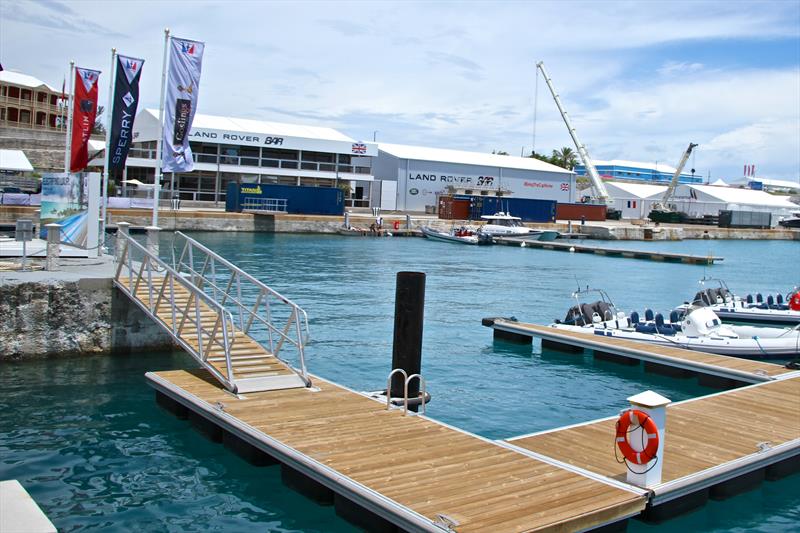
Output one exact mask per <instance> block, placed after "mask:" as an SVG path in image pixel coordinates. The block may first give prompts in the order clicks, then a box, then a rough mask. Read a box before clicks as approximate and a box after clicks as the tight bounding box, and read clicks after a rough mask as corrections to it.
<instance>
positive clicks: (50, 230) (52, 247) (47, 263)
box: [44, 224, 61, 272]
mask: <svg viewBox="0 0 800 533" xmlns="http://www.w3.org/2000/svg"><path fill="white" fill-rule="evenodd" d="M44 227H45V228H47V257H46V258H45V260H44V269H45V270H47V271H48V272H54V271H56V270H58V264H59V257H60V256H61V224H45V226H44Z"/></svg>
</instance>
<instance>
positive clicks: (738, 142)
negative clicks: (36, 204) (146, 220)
mask: <svg viewBox="0 0 800 533" xmlns="http://www.w3.org/2000/svg"><path fill="white" fill-rule="evenodd" d="M165 27H169V28H170V30H171V32H172V34H173V35H175V36H177V37H183V38H188V39H194V40H198V41H203V42H205V43H206V48H205V55H204V61H203V73H202V78H201V83H200V96H199V105H198V111H199V112H200V113H206V114H213V115H222V116H231V117H240V118H250V119H261V120H270V121H275V122H286V123H292V124H308V125H315V126H326V127H332V128H335V129H337V130H340V131H342V132H343V133H345V134H347V135H349V136H351V137H353V138H354V139H356V140H363V141H371V140H372V139H373V138H376V139H377V140H378V141H379V142H381V141H382V142H389V143H398V144H414V145H421V146H430V147H439V148H453V149H461V150H469V151H478V152H491V151H493V150H503V151H506V152H509V153H510V154H512V155H519V154H521V153H523V152H524V153H526V154H528V153H530V151H531V148H532V147H535V150H536V151H537V152H539V153H550V152H551V151H552V150H553V149H557V148H560V147H562V146H569V147H574V145H573V143H572V140H571V139H570V136H569V133H568V130H567V128H566V126H565V125H564V122H563V121H562V119H561V116H560V115H559V113H558V110H557V109H556V106H555V104H554V102H553V99H552V96H551V95H550V93H549V90H548V89H547V87H546V86H545V84H544V82H543V80H542V78H541V75H539V76H537V69H536V62H537V61H544V64H545V67H546V69H547V70H548V73H549V75H550V76H551V78H552V81H553V84H554V86H555V88H556V90H557V91H558V93H559V96H560V98H561V100H562V102H563V104H564V107H565V108H566V110H567V112H568V113H569V116H570V119H571V120H572V122H573V126H574V127H575V129H576V132H577V134H578V136H579V138H580V140H581V142H583V143H584V144H585V145H586V147H587V149H588V151H589V154H590V155H591V157H592V158H593V159H598V160H608V159H626V160H633V161H646V162H652V163H656V162H658V163H667V164H670V165H672V166H675V165H677V163H678V161H679V160H680V157H681V156H682V154H683V151H684V150H685V149H686V147H687V145H688V144H689V142H694V143H698V144H699V147H698V149H697V150H696V151H695V155H694V156H693V158H692V159H690V161H689V163H688V164H687V169H689V168H695V170H696V173H697V174H699V175H702V176H703V177H710V179H711V181H714V180H716V179H717V178H723V179H726V180H732V179H740V178H742V175H743V167H744V165H745V164H752V165H755V166H756V173H757V175H758V176H760V177H764V178H772V179H785V180H792V181H800V0H781V1H772V2H770V1H762V2H747V1H736V0H727V1H723V2H717V1H708V2H707V1H702V0H697V1H687V2H682V1H671V2H658V1H640V2H629V1H622V2H616V1H603V2H581V1H560V2H548V1H534V2H501V1H496V2H388V1H387V2H381V1H371V2H332V1H331V2H310V1H309V2H302V1H296V2H259V1H255V0H253V1H228V2H204V1H202V0H195V1H191V2H189V1H160V2H155V1H136V2H134V1H104V2H93V1H80V0H71V1H56V0H37V1H33V0H31V1H25V0H2V2H0V63H2V65H3V67H4V68H5V69H6V70H14V71H18V72H22V73H25V74H29V75H32V76H35V77H37V78H39V79H41V80H43V81H45V82H47V83H49V84H50V85H52V86H54V87H60V86H61V83H62V80H63V79H64V77H65V76H66V73H67V72H68V70H69V61H70V60H73V59H74V60H75V61H76V63H77V64H78V65H79V66H82V67H87V68H96V69H99V70H102V71H103V75H101V94H100V102H101V105H103V103H104V102H105V101H106V99H107V87H108V77H107V76H108V72H109V70H110V53H111V52H110V50H111V48H112V47H116V48H117V50H118V51H119V52H120V53H122V54H125V55H130V56H133V57H139V58H143V59H144V60H145V65H144V69H143V71H142V82H141V83H142V87H141V95H140V96H141V99H142V102H141V104H140V109H141V108H142V106H145V107H152V108H157V107H158V90H159V85H160V78H161V62H162V55H163V43H164V28H165ZM537 79H538V82H537ZM537 87H538V89H537ZM534 132H535V135H534Z"/></svg>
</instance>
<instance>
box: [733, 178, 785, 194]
mask: <svg viewBox="0 0 800 533" xmlns="http://www.w3.org/2000/svg"><path fill="white" fill-rule="evenodd" d="M732 185H736V186H741V187H748V188H756V189H757V188H761V189H762V190H765V191H767V192H782V193H797V192H800V183H799V182H796V181H787V180H774V179H768V178H742V179H739V180H736V181H734V182H733V183H732Z"/></svg>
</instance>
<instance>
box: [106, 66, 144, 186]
mask: <svg viewBox="0 0 800 533" xmlns="http://www.w3.org/2000/svg"><path fill="white" fill-rule="evenodd" d="M143 64H144V59H136V58H133V57H127V56H122V55H118V56H117V73H116V82H115V83H114V99H113V100H112V102H113V108H112V109H113V113H112V114H111V138H110V141H109V159H108V166H109V168H111V169H119V170H122V169H123V168H125V161H126V160H127V159H128V150H129V149H130V146H131V142H132V140H133V135H132V131H133V118H134V117H135V116H136V108H137V107H138V106H139V77H140V74H141V72H142V65H143Z"/></svg>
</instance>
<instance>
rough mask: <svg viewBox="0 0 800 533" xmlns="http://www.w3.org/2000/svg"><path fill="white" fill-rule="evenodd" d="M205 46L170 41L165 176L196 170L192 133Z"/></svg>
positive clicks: (186, 41)
mask: <svg viewBox="0 0 800 533" xmlns="http://www.w3.org/2000/svg"><path fill="white" fill-rule="evenodd" d="M203 48H204V45H203V43H200V42H197V41H189V40H187V39H178V38H176V37H173V38H171V39H170V50H169V54H170V59H169V75H168V77H167V95H166V100H165V103H164V138H163V148H162V150H163V155H162V158H163V164H162V167H161V168H162V170H163V171H164V172H191V171H192V169H194V161H193V160H192V150H191V149H190V148H189V131H190V130H191V129H192V120H194V113H195V110H196V109H197V96H198V93H199V91H198V88H199V85H200V70H201V69H202V66H203Z"/></svg>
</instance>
